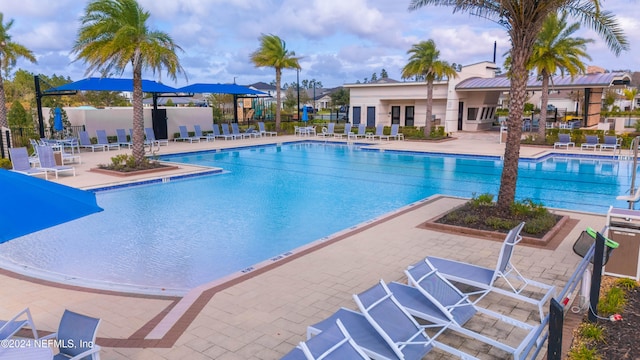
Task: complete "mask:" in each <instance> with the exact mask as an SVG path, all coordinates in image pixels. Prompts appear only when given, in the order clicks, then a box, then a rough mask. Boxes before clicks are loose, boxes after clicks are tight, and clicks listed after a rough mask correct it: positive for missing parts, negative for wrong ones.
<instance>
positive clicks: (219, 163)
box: [0, 142, 630, 289]
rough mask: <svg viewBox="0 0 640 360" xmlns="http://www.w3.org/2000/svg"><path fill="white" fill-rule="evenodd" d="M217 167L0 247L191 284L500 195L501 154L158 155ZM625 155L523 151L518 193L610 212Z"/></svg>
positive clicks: (289, 149) (99, 274) (114, 277)
mask: <svg viewBox="0 0 640 360" xmlns="http://www.w3.org/2000/svg"><path fill="white" fill-rule="evenodd" d="M163 160H167V161H172V162H181V163H189V164H199V165H209V166H216V167H222V168H224V169H225V170H226V171H225V173H223V174H219V175H207V176H199V177H192V178H189V179H184V180H176V181H169V182H165V183H157V184H148V185H143V186H133V187H126V188H120V189H115V190H106V191H98V192H97V194H96V196H97V199H98V204H99V205H100V206H101V207H103V208H104V209H105V211H104V212H101V213H98V214H94V215H91V216H89V217H85V218H82V219H78V220H75V221H73V222H70V223H67V224H63V225H59V226H56V227H54V228H51V229H47V230H44V231H41V232H38V233H34V234H31V235H28V236H24V237H22V238H20V239H16V240H14V241H11V242H7V243H5V244H2V245H0V257H2V258H3V259H4V261H5V262H7V261H9V262H14V263H15V264H18V265H19V266H26V267H29V268H34V269H42V270H43V271H49V272H55V273H58V274H60V276H62V277H65V278H82V279H91V280H96V281H101V282H108V283H117V284H132V285H139V286H143V287H151V288H170V289H189V288H192V287H194V286H197V285H200V284H203V283H206V282H209V281H211V280H214V279H218V278H221V277H223V276H225V275H228V274H230V273H233V272H236V271H239V270H242V269H245V268H247V267H250V266H251V265H253V264H256V263H258V262H260V261H263V260H265V259H268V258H271V257H274V256H277V255H279V254H282V253H285V252H287V251H290V250H292V249H295V248H297V247H299V246H302V245H304V244H307V243H309V242H311V241H314V240H317V239H320V238H323V237H326V236H328V235H330V234H332V233H335V232H337V231H340V230H342V229H346V228H349V227H351V226H353V225H355V224H359V223H362V222H364V221H367V220H369V219H372V218H374V217H377V216H380V215H382V214H385V213H388V212H390V211H393V210H395V209H398V208H400V207H402V206H405V205H407V204H410V203H413V202H415V201H418V200H420V199H424V198H426V197H428V196H431V195H433V194H447V195H454V196H463V197H470V196H472V195H473V194H481V193H485V192H491V193H497V191H498V187H499V182H500V174H501V169H502V168H501V166H502V162H501V161H500V159H499V158H492V157H469V156H462V157H454V156H450V155H442V154H440V155H436V156H429V155H425V154H420V153H410V152H395V151H384V152H381V151H371V150H367V149H365V148H362V149H361V148H358V147H355V146H347V145H336V144H325V143H316V142H301V143H290V144H284V145H282V146H259V147H251V148H244V149H232V150H228V151H218V152H215V151H214V152H199V153H191V154H179V155H173V156H164V157H163ZM629 169H630V165H629V164H628V163H627V162H621V161H610V160H606V159H598V158H590V159H579V158H558V157H549V158H546V159H543V160H541V161H523V162H522V163H521V165H520V172H519V178H518V181H519V182H518V194H517V195H518V198H526V197H530V198H533V199H535V200H539V201H542V202H543V203H544V204H545V205H547V206H550V207H560V208H566V209H570V210H583V211H592V212H598V213H604V212H606V210H607V208H608V206H609V205H616V206H620V207H624V206H626V205H625V203H621V202H616V201H615V197H616V196H617V195H619V194H623V193H624V192H625V191H628V187H629V182H630V175H629V173H630V170H629Z"/></svg>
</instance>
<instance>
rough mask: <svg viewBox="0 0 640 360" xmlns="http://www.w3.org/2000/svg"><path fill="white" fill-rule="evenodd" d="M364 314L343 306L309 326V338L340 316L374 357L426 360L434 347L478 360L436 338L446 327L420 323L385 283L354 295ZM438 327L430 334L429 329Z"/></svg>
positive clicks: (364, 348)
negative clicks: (433, 333)
mask: <svg viewBox="0 0 640 360" xmlns="http://www.w3.org/2000/svg"><path fill="white" fill-rule="evenodd" d="M353 299H354V300H355V302H356V303H357V304H358V308H360V311H362V314H360V313H358V312H355V311H353V310H348V309H345V308H342V309H340V310H338V311H337V312H336V313H334V314H333V315H332V316H330V317H329V318H327V319H326V320H323V321H321V322H319V323H317V324H315V325H312V326H310V327H309V328H308V329H307V334H308V337H310V336H311V335H313V334H318V333H320V332H321V331H324V330H325V329H328V328H329V327H330V326H331V325H332V324H333V323H334V322H336V321H337V320H338V319H339V320H340V321H342V323H343V324H344V327H345V328H346V329H347V331H349V333H350V334H351V336H352V337H353V340H354V341H355V343H356V344H357V345H358V346H359V347H360V348H361V349H362V350H363V351H364V352H365V353H366V354H367V355H368V356H369V357H371V358H373V359H407V360H411V359H416V360H417V359H422V358H423V357H424V355H426V354H427V353H429V351H431V349H433V347H437V348H439V349H441V350H444V351H446V352H449V353H451V354H454V355H456V356H458V357H460V358H463V359H475V358H474V357H473V356H470V355H469V354H466V353H464V352H462V351H460V350H457V349H455V348H453V347H450V346H448V345H445V344H442V343H440V342H438V341H435V339H436V338H437V337H438V335H440V334H441V333H442V332H443V331H444V330H445V329H446V326H442V325H419V324H418V323H417V322H416V320H415V319H414V318H412V317H411V315H410V314H409V313H408V312H407V311H406V309H404V308H403V307H402V306H401V305H400V303H398V300H396V299H395V297H394V296H393V294H392V293H391V292H390V291H389V289H388V288H387V286H386V285H385V284H384V282H382V281H381V282H379V283H378V284H376V285H375V286H373V287H372V288H370V289H368V290H366V291H364V292H362V293H360V294H358V295H354V296H353ZM426 329H434V331H436V334H435V335H433V336H431V337H430V336H429V335H428V334H427V333H426V332H425V330H426Z"/></svg>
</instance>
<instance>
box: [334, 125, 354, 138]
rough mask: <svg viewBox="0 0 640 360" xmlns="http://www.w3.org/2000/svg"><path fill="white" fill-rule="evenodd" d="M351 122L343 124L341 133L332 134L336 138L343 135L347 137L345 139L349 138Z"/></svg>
mask: <svg viewBox="0 0 640 360" xmlns="http://www.w3.org/2000/svg"><path fill="white" fill-rule="evenodd" d="M351 134H352V133H351V123H346V124H344V132H343V133H335V134H333V136H334V137H335V138H338V139H342V137H343V136H346V137H347V140H349V139H351Z"/></svg>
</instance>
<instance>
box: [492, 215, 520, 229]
mask: <svg viewBox="0 0 640 360" xmlns="http://www.w3.org/2000/svg"><path fill="white" fill-rule="evenodd" d="M484 223H485V225H487V226H490V227H492V228H494V229H496V230H509V229H512V228H514V227H515V226H516V225H518V224H519V223H520V222H519V221H518V220H513V219H503V218H499V217H496V216H489V217H488V218H486V219H485V220H484Z"/></svg>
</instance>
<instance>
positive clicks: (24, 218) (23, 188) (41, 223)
mask: <svg viewBox="0 0 640 360" xmlns="http://www.w3.org/2000/svg"><path fill="white" fill-rule="evenodd" d="M0 189H4V191H3V197H2V206H1V207H0V229H1V230H0V244H1V243H3V242H6V241H9V240H11V239H14V238H17V237H19V236H23V235H26V234H29V233H32V232H36V231H38V230H42V229H46V228H48V227H52V226H55V225H58V224H62V223H64V222H67V221H71V220H74V219H77V218H80V217H83V216H86V215H89V214H93V213H96V212H99V211H102V208H101V207H99V206H98V204H97V203H96V196H95V194H94V193H92V192H88V191H84V190H80V189H76V188H72V187H69V186H65V185H61V184H57V183H54V182H51V181H47V180H43V179H39V178H37V177H31V176H28V175H23V174H18V173H15V172H13V171H8V170H4V169H0Z"/></svg>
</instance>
